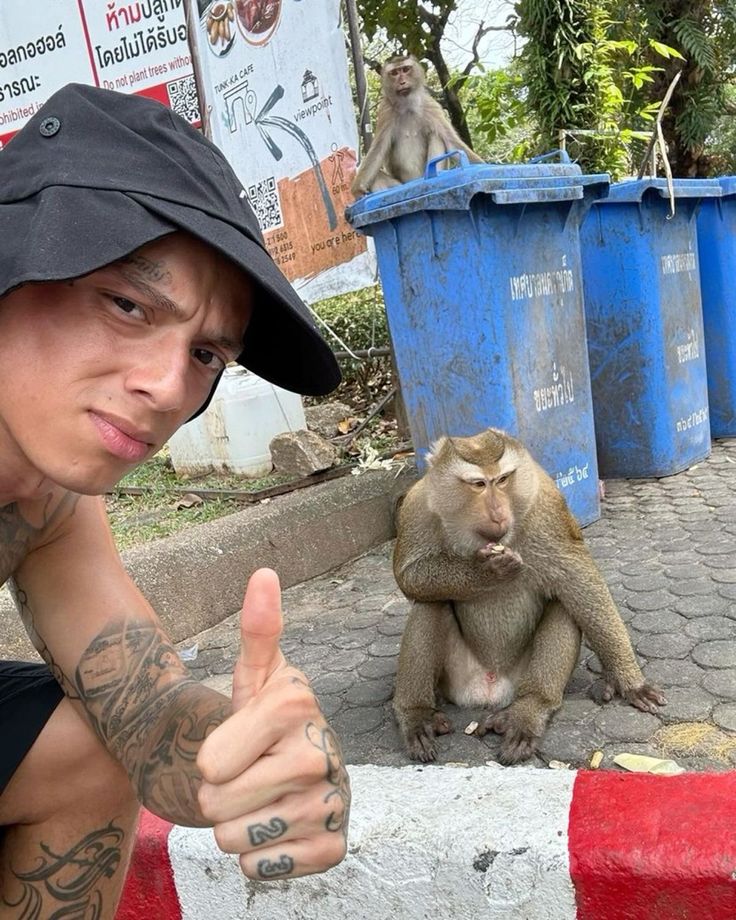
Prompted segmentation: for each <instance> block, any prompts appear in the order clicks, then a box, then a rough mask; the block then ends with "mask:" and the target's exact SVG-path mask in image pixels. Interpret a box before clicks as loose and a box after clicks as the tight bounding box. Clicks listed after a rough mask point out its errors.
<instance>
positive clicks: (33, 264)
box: [0, 85, 350, 920]
mask: <svg viewBox="0 0 736 920" xmlns="http://www.w3.org/2000/svg"><path fill="white" fill-rule="evenodd" d="M0 239H1V240H2V245H1V247H0V374H1V375H2V378H1V379H2V383H1V385H0V579H1V580H2V581H5V580H6V579H10V585H11V589H12V590H13V592H14V596H15V599H16V603H17V606H18V608H19V610H20V613H21V616H22V617H23V621H24V624H25V626H26V628H27V630H28V633H29V635H30V636H31V638H32V640H33V642H34V644H35V646H36V648H37V649H38V650H39V652H40V653H41V655H42V657H43V658H44V660H45V662H46V664H45V665H43V664H38V665H30V664H21V663H18V662H2V663H0V732H1V733H2V740H0V825H1V826H2V828H3V832H2V849H1V850H0V918H1V920H6V918H11V917H12V918H16V917H18V918H19V917H31V916H33V917H38V918H47V917H48V918H50V917H61V916H75V917H77V916H78V917H82V916H84V917H95V918H104V920H107V918H113V917H114V915H115V906H116V904H117V901H118V898H119V895H120V890H121V886H122V883H123V881H124V876H125V870H126V865H127V860H128V857H129V854H130V850H131V846H132V843H133V841H134V836H135V826H136V818H137V812H138V802H139V801H140V802H142V803H143V804H144V805H145V806H146V807H147V808H149V809H150V810H151V811H153V812H155V813H156V814H158V815H161V816H162V817H164V818H166V819H168V820H170V821H173V822H175V823H179V824H185V825H192V826H214V828H215V836H216V839H217V842H218V844H219V846H220V847H221V848H222V849H223V850H224V851H225V852H228V853H236V854H239V855H240V865H241V867H242V869H243V872H244V873H245V874H246V875H247V876H249V877H251V878H255V879H272V878H288V877H292V876H298V875H303V874H306V873H311V872H319V871H322V870H324V869H326V868H328V867H330V866H332V865H334V864H335V863H337V862H339V861H340V860H341V859H342V858H343V856H344V854H345V848H346V842H345V838H346V832H347V817H348V810H349V803H350V790H349V783H348V779H347V775H346V773H345V768H344V766H343V763H342V759H341V755H340V752H339V746H338V743H337V740H336V738H335V737H334V735H333V733H332V731H331V729H330V728H329V726H328V725H327V723H326V722H325V720H324V717H323V716H322V714H321V712H320V710H319V706H318V704H317V702H316V700H315V698H314V696H313V694H312V692H311V690H310V689H309V685H308V684H307V681H306V679H305V678H304V676H303V675H301V674H300V673H299V672H298V671H296V670H295V669H294V668H292V667H290V666H289V665H288V664H287V662H286V661H285V660H284V658H283V656H282V654H281V652H280V650H279V644H278V643H279V635H280V631H281V613H280V591H279V585H278V579H277V577H276V574H275V573H274V572H272V571H270V570H267V569H262V570H260V571H258V572H256V573H255V574H254V575H253V576H252V577H251V579H250V582H249V584H248V588H247V591H246V595H245V601H244V605H243V613H242V638H243V645H242V651H241V655H240V659H239V661H238V662H237V664H236V666H235V670H234V675H233V693H232V699H231V700H229V699H227V698H225V697H223V696H222V695H221V694H218V693H216V692H214V691H212V690H210V689H208V688H206V687H204V686H202V685H200V684H199V683H198V682H197V681H195V680H193V679H192V677H191V676H189V674H188V672H187V671H186V669H185V667H184V666H183V665H182V663H181V661H180V659H179V657H178V655H177V653H176V651H175V649H174V647H173V645H172V643H171V640H170V639H168V638H167V636H166V634H165V633H164V631H163V629H162V627H161V624H160V623H159V621H158V619H157V618H156V615H155V613H154V612H153V610H152V609H151V608H150V606H149V605H148V604H147V602H146V601H145V599H144V598H143V597H142V596H141V594H140V593H139V591H138V590H137V588H136V587H135V586H134V584H133V582H132V581H131V580H130V578H129V577H128V575H127V574H126V572H125V570H124V569H123V567H122V564H121V562H120V560H119V557H118V555H117V552H116V550H115V547H114V544H113V540H112V537H111V534H110V530H109V527H108V524H107V520H106V515H105V510H104V504H103V499H102V498H101V497H100V496H101V495H102V493H104V492H105V491H106V490H107V489H109V488H110V487H111V486H113V485H114V484H115V483H116V482H117V481H118V480H119V479H120V478H121V477H122V476H123V475H124V474H125V473H126V472H128V470H130V469H131V468H133V467H134V466H135V465H136V464H139V463H141V462H143V461H144V460H147V459H148V458H149V457H151V456H152V455H153V454H154V453H155V452H156V451H157V450H159V448H160V447H161V446H162V445H163V444H164V443H165V442H166V441H167V439H168V438H169V437H170V436H171V434H172V433H173V432H174V431H175V430H176V428H177V427H178V426H179V425H181V424H182V423H184V422H185V421H187V419H189V418H190V417H192V416H193V415H196V414H197V413H198V412H200V411H201V410H202V409H203V408H204V406H205V405H206V404H207V402H208V401H209V399H210V397H211V395H212V391H213V390H214V387H215V385H216V383H217V380H218V379H219V376H220V373H221V372H222V370H223V369H224V367H225V365H226V364H227V363H228V362H229V361H234V360H236V361H238V362H240V363H241V364H244V365H245V366H247V367H248V368H250V369H251V370H253V371H255V372H257V373H258V374H259V375H261V376H263V377H266V378H267V379H269V380H272V381H273V382H275V383H278V384H279V385H281V386H284V387H288V388H291V389H293V390H296V391H299V392H302V393H310V394H319V393H325V392H329V391H330V390H331V389H332V388H333V387H334V386H336V384H337V383H338V381H339V372H338V370H337V367H336V365H335V362H334V357H333V355H332V353H331V351H330V349H329V348H328V347H327V345H326V344H325V343H324V342H323V341H322V339H321V338H320V337H319V335H318V333H317V332H316V330H315V328H314V327H313V325H312V323H311V320H310V319H309V316H308V312H307V311H306V309H305V307H304V305H303V304H302V303H301V301H300V300H299V299H298V298H297V297H296V295H295V294H294V292H293V290H292V288H291V287H290V285H289V284H288V283H287V282H286V280H285V279H284V277H283V275H281V273H280V272H279V271H278V269H277V268H276V267H275V265H274V264H273V262H272V261H271V259H270V258H269V256H268V254H267V253H266V251H265V249H264V248H263V245H262V241H261V238H260V233H259V230H258V225H257V222H256V220H255V217H254V215H253V213H252V211H251V210H250V207H249V205H248V203H247V199H246V196H245V192H244V191H243V189H242V187H241V185H240V184H239V182H238V180H237V178H236V176H235V175H234V173H233V172H232V170H231V169H230V168H229V166H228V164H227V162H226V161H225V159H224V157H223V156H222V154H221V153H220V152H219V151H218V150H217V148H216V147H214V145H212V144H210V143H209V142H208V141H207V140H206V139H204V138H203V137H201V136H200V135H199V133H198V132H196V131H195V130H193V129H192V128H190V127H189V125H187V124H186V123H185V122H184V121H182V120H181V119H179V118H178V117H177V116H175V115H174V114H173V113H172V112H170V111H169V110H168V109H166V108H165V107H164V106H161V105H159V104H158V103H156V102H153V101H151V100H146V99H142V98H138V97H135V96H123V95H119V94H117V93H112V92H109V91H106V90H100V89H94V88H90V87H84V86H75V85H71V86H68V87H65V88H64V89H62V90H60V91H59V92H58V93H56V94H55V95H54V96H52V97H51V99H50V100H49V101H48V102H47V103H46V105H45V106H44V107H43V108H42V109H41V111H40V112H39V113H37V114H36V115H35V116H34V117H33V119H32V120H31V121H30V122H29V123H28V124H27V125H26V126H25V127H24V128H23V130H22V131H21V132H20V133H19V134H18V135H16V137H15V138H13V140H12V141H11V142H10V143H9V144H8V145H7V147H6V148H5V149H4V150H3V151H2V152H0Z"/></svg>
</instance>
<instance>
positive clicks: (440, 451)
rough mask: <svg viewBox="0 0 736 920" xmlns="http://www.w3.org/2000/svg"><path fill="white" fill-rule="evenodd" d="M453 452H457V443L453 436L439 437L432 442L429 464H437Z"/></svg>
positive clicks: (428, 455) (430, 465) (428, 458)
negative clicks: (454, 441)
mask: <svg viewBox="0 0 736 920" xmlns="http://www.w3.org/2000/svg"><path fill="white" fill-rule="evenodd" d="M453 453H455V445H454V443H453V441H452V438H448V437H447V436H444V435H443V436H442V437H441V438H437V440H436V441H435V442H434V443H433V444H430V447H429V453H428V454H427V466H429V467H432V466H435V465H436V464H438V463H439V462H440V461H441V460H442V459H445V458H447V457H448V456H449V455H450V454H453Z"/></svg>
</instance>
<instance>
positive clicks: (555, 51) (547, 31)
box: [517, 0, 681, 178]
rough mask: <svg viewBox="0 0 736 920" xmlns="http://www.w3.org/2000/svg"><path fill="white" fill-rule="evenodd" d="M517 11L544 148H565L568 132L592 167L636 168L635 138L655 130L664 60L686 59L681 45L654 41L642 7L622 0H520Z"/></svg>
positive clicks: (578, 155) (606, 169)
mask: <svg viewBox="0 0 736 920" xmlns="http://www.w3.org/2000/svg"><path fill="white" fill-rule="evenodd" d="M517 11H518V14H519V30H520V32H521V33H522V34H523V35H525V36H526V37H527V39H528V41H527V44H526V46H525V47H524V50H523V51H522V55H521V72H522V74H523V76H524V79H525V81H526V83H527V85H528V87H529V106H530V108H531V109H532V110H533V111H534V112H535V114H536V116H537V119H538V123H539V147H540V148H541V149H549V148H553V147H556V146H559V144H560V132H561V131H562V130H564V131H565V132H570V134H569V135H568V136H569V137H570V138H571V141H572V143H571V144H570V146H571V148H572V152H573V154H574V155H576V158H577V159H578V160H579V162H580V163H581V165H582V167H583V169H585V170H586V171H589V172H598V171H604V172H610V173H611V174H612V176H613V177H614V178H618V177H620V176H622V175H624V174H628V173H630V172H631V171H632V169H633V167H634V162H633V161H634V158H635V155H636V144H635V143H634V141H635V139H636V138H637V137H639V136H643V134H642V133H643V132H648V131H649V130H651V128H650V125H651V122H652V120H653V118H654V116H655V113H656V111H657V109H658V106H659V100H658V98H657V96H656V89H657V87H658V84H659V80H658V78H659V76H660V74H661V73H662V72H663V70H664V64H665V62H667V61H670V62H672V61H674V59H675V58H681V55H680V54H679V52H678V51H677V49H676V48H674V47H672V46H671V45H669V44H667V43H666V42H665V41H663V40H656V39H655V40H653V41H652V40H651V37H650V35H649V34H648V24H647V20H646V17H645V16H644V15H642V12H641V9H640V8H639V7H629V8H627V9H625V10H622V9H619V8H618V7H617V5H616V2H615V0H520V2H519V3H518V5H517ZM576 132H577V133H576ZM583 132H595V134H594V135H593V136H591V135H590V134H588V133H583ZM639 147H640V148H642V147H643V142H640V143H639Z"/></svg>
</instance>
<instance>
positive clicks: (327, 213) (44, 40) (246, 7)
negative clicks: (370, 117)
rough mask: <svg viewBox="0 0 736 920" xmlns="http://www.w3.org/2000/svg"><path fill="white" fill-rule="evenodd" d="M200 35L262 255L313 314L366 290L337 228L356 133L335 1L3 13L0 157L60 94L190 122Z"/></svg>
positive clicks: (117, 1)
mask: <svg viewBox="0 0 736 920" xmlns="http://www.w3.org/2000/svg"><path fill="white" fill-rule="evenodd" d="M185 3H190V4H191V9H190V10H189V13H190V16H191V21H192V23H193V24H194V25H195V29H194V32H195V34H193V35H192V36H191V44H192V47H193V48H194V49H195V53H196V54H197V56H198V59H199V64H200V69H201V74H202V81H201V82H202V86H201V92H202V94H203V95H204V97H205V98H204V101H203V103H202V104H203V105H206V106H207V110H208V113H209V124H210V127H211V136H212V140H213V141H214V142H215V143H216V144H217V145H218V146H219V147H220V148H221V150H222V151H223V152H224V154H225V156H226V157H227V158H228V160H229V161H230V163H231V165H232V166H233V168H234V169H235V171H236V173H237V174H238V176H239V178H240V181H241V182H242V183H243V186H244V187H245V189H246V191H247V193H248V197H249V199H250V201H251V204H252V206H253V208H254V210H255V212H256V214H257V215H258V219H259V222H260V225H261V229H262V230H263V233H264V237H265V240H266V245H267V246H268V249H269V252H270V253H271V255H272V256H273V258H274V259H275V261H276V262H277V264H278V265H280V267H281V269H282V270H283V272H284V274H285V275H286V277H287V278H288V279H289V280H290V281H291V282H292V284H293V285H294V286H295V288H296V289H297V290H298V291H299V293H300V294H301V296H302V298H303V299H305V300H307V301H310V302H314V301H316V300H320V299H322V298H324V297H328V296H331V295H333V294H339V293H343V292H345V291H350V290H355V289H358V288H361V287H365V286H366V285H369V284H372V283H373V282H374V281H375V277H376V271H375V258H374V255H373V250H372V248H371V249H369V248H368V245H367V241H366V238H365V237H362V236H359V235H358V234H357V233H356V232H355V231H354V230H353V229H352V227H350V225H349V224H347V222H346V221H345V218H344V216H343V212H344V209H345V206H346V205H347V204H350V202H351V200H352V196H351V195H350V188H349V187H350V182H351V179H352V175H353V172H354V168H355V161H356V149H357V144H358V142H357V130H356V124H355V113H354V109H353V103H352V97H351V92H350V83H349V79H348V68H347V54H346V47H345V36H344V33H343V29H342V24H341V21H340V2H339V0H132V2H131V0H128V2H125V0H109V2H108V0H43V2H42V3H41V2H38V3H33V4H24V3H17V4H16V3H13V4H11V3H4V2H3V3H1V4H0V147H2V145H3V144H5V143H7V142H8V141H9V140H10V138H12V136H13V135H14V134H15V133H16V132H17V131H19V130H20V129H21V128H22V127H23V125H24V124H25V123H26V122H27V121H28V120H29V119H30V118H31V116H32V115H33V114H34V113H35V112H36V111H38V109H39V108H40V107H41V106H42V105H43V103H44V102H45V101H46V99H48V97H49V96H51V95H52V94H53V93H54V92H56V90H57V89H60V88H61V87H62V86H64V85H65V84H67V83H85V84H90V85H93V86H100V87H103V88H105V89H112V90H118V91H120V92H125V93H138V94H140V95H145V96H151V97H152V98H154V99H157V100H158V101H160V102H163V103H164V104H165V105H168V106H170V107H171V108H172V109H173V110H174V111H175V112H177V113H178V114H179V115H181V116H183V117H184V118H186V119H187V120H188V121H190V122H191V123H192V124H195V125H199V124H200V115H199V102H200V100H198V95H197V88H196V85H195V79H194V74H193V66H192V60H191V53H190V43H189V42H188V40H187V29H186V24H185V19H186V17H185Z"/></svg>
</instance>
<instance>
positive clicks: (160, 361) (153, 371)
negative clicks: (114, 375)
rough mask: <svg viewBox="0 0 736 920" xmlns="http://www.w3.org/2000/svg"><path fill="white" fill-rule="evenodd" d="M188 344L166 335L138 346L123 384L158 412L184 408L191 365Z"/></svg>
mask: <svg viewBox="0 0 736 920" xmlns="http://www.w3.org/2000/svg"><path fill="white" fill-rule="evenodd" d="M191 361H192V358H191V355H190V352H189V343H188V342H187V343H184V342H181V341H178V340H176V339H174V338H173V337H166V338H163V339H159V340H157V341H156V342H151V343H150V344H149V345H148V346H147V347H145V348H144V347H143V346H140V347H139V348H138V349H137V350H136V352H135V354H134V362H133V367H132V368H131V369H130V371H129V372H128V374H127V378H126V387H127V389H128V390H129V391H130V392H135V393H138V394H139V395H141V396H143V397H144V398H145V399H146V400H147V401H148V402H149V403H150V404H151V406H152V408H154V409H156V410H157V411H158V412H176V411H179V410H181V409H182V408H184V407H185V404H186V398H187V384H188V375H189V369H190V365H191Z"/></svg>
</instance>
